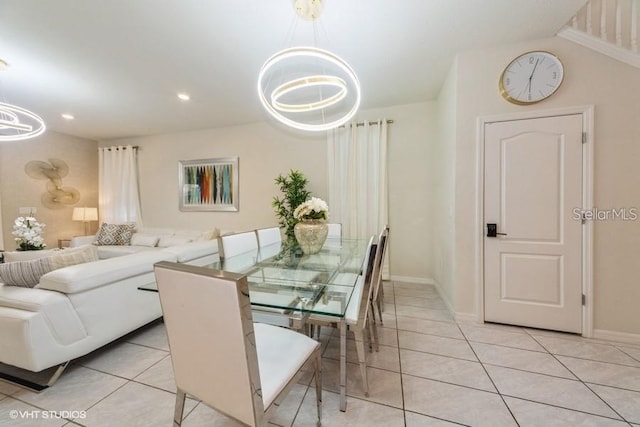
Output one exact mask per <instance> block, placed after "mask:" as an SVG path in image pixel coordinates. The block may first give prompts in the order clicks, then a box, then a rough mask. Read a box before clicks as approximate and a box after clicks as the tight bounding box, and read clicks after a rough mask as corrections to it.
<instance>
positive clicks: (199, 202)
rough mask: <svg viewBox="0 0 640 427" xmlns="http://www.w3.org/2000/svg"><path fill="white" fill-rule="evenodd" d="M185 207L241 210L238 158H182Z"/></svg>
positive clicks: (181, 168) (181, 207) (182, 188)
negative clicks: (239, 203) (239, 202)
mask: <svg viewBox="0 0 640 427" xmlns="http://www.w3.org/2000/svg"><path fill="white" fill-rule="evenodd" d="M178 178H179V186H180V210H181V211H238V158H237V157H224V158H219V159H203V160H181V161H180V162H179V169H178Z"/></svg>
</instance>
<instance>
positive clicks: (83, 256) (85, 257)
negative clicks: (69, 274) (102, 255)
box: [49, 245, 99, 270]
mask: <svg viewBox="0 0 640 427" xmlns="http://www.w3.org/2000/svg"><path fill="white" fill-rule="evenodd" d="M98 259H99V258H98V248H96V247H95V246H93V245H84V246H78V247H76V248H70V249H65V250H63V251H56V252H54V253H53V255H51V256H50V257H49V261H50V262H51V265H52V267H53V270H57V269H58V268H63V267H68V266H70V265H76V264H83V263H85V262H92V261H98Z"/></svg>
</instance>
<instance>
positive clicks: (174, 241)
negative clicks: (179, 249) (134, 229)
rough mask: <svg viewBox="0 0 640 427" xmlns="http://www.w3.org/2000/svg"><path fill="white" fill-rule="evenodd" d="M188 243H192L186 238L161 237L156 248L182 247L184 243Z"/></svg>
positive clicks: (191, 240)
mask: <svg viewBox="0 0 640 427" xmlns="http://www.w3.org/2000/svg"><path fill="white" fill-rule="evenodd" d="M190 242H193V239H190V238H188V237H177V236H162V237H160V240H159V241H158V247H160V248H168V247H169V246H178V245H184V244H185V243H190Z"/></svg>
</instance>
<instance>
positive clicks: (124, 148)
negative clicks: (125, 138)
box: [98, 145, 140, 151]
mask: <svg viewBox="0 0 640 427" xmlns="http://www.w3.org/2000/svg"><path fill="white" fill-rule="evenodd" d="M104 148H106V149H107V150H109V151H111V148H112V147H104ZM131 148H133V149H134V150H137V149H138V148H140V147H139V146H137V145H133V146H131ZM115 149H116V150H119V148H118V147H115ZM122 149H123V150H126V149H127V146H124V147H122ZM98 150H100V148H98Z"/></svg>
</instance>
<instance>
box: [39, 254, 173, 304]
mask: <svg viewBox="0 0 640 427" xmlns="http://www.w3.org/2000/svg"><path fill="white" fill-rule="evenodd" d="M159 261H173V262H176V261H177V257H176V255H175V254H172V253H170V252H166V251H145V252H140V253H137V254H132V255H128V256H122V257H116V258H109V259H103V260H100V261H96V262H90V263H86V264H79V265H73V266H71V267H67V268H61V269H58V270H55V271H51V272H49V273H47V274H45V275H43V276H42V277H41V278H40V283H39V284H38V286H37V287H38V288H40V289H50V290H52V291H58V292H63V293H65V294H73V293H76V292H82V291H86V290H89V289H93V288H97V287H100V286H104V285H106V284H109V283H113V282H117V281H119V280H123V279H125V278H128V277H131V276H136V275H139V274H143V273H148V272H150V271H153V264H155V263H156V262H159Z"/></svg>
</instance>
